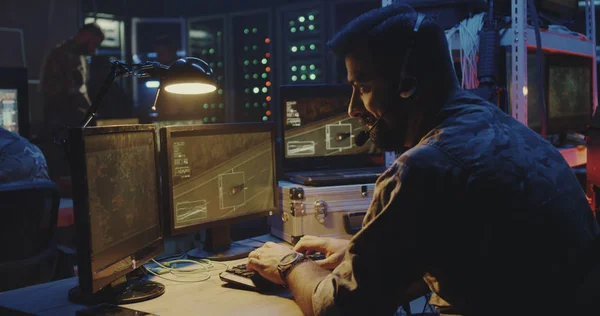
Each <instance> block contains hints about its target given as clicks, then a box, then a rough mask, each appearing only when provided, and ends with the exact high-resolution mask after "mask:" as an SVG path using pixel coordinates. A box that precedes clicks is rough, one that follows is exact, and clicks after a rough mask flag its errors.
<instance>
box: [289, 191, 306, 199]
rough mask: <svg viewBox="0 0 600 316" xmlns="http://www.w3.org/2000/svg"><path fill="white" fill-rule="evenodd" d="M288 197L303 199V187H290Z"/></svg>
mask: <svg viewBox="0 0 600 316" xmlns="http://www.w3.org/2000/svg"><path fill="white" fill-rule="evenodd" d="M290 199H291V200H304V189H302V188H290Z"/></svg>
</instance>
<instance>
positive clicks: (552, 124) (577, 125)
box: [545, 54, 595, 134]
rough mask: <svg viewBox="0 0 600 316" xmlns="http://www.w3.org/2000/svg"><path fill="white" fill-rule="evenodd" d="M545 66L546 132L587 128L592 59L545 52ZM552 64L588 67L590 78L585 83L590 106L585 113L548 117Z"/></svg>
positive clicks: (591, 104) (591, 98)
mask: <svg viewBox="0 0 600 316" xmlns="http://www.w3.org/2000/svg"><path fill="white" fill-rule="evenodd" d="M545 59H546V67H545V73H546V76H545V80H546V81H545V84H546V87H545V88H546V91H545V92H546V93H545V97H546V117H547V130H546V132H547V133H548V134H561V133H567V132H581V131H584V130H585V129H586V128H587V125H588V124H589V123H590V121H591V119H592V109H593V106H594V86H593V84H592V76H593V75H594V71H593V69H592V67H593V66H595V65H593V59H592V58H589V57H585V56H579V55H569V54H547V55H546V56H545ZM554 65H558V66H583V67H588V68H589V70H590V78H589V80H588V81H587V83H588V84H589V85H590V87H589V89H590V96H589V97H590V104H589V105H590V106H589V107H588V108H587V109H586V114H580V115H571V116H568V117H559V118H550V116H551V108H550V68H551V67H552V66H554Z"/></svg>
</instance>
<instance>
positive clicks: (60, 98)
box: [41, 39, 91, 126]
mask: <svg viewBox="0 0 600 316" xmlns="http://www.w3.org/2000/svg"><path fill="white" fill-rule="evenodd" d="M87 80H88V69H87V62H86V58H85V56H83V55H81V54H79V53H78V52H77V50H76V47H75V42H74V41H73V40H72V39H71V40H67V41H65V42H63V43H61V44H59V45H58V46H56V47H55V48H54V49H52V51H51V52H50V54H49V55H48V57H47V58H46V62H45V64H44V67H43V70H42V76H41V89H42V94H43V96H44V115H45V119H46V121H47V123H50V124H51V125H53V126H54V125H69V126H76V125H78V123H79V121H80V120H81V119H82V118H83V116H84V113H85V111H86V110H87V109H88V107H89V106H90V105H91V102H90V98H89V96H88V93H87V86H86V83H87Z"/></svg>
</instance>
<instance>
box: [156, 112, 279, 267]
mask: <svg viewBox="0 0 600 316" xmlns="http://www.w3.org/2000/svg"><path fill="white" fill-rule="evenodd" d="M160 135H161V146H162V149H161V158H162V161H163V194H164V196H165V210H167V212H166V214H165V215H166V216H165V224H166V226H167V228H168V229H169V230H170V233H171V234H180V233H184V232H191V231H199V230H200V229H204V228H208V229H209V230H208V231H207V232H208V233H209V236H207V243H206V244H205V247H204V249H194V250H192V251H191V252H190V253H188V255H189V256H192V257H197V258H210V259H213V260H218V259H219V258H223V257H227V258H231V257H232V256H235V257H242V256H244V251H245V250H244V251H241V250H242V249H235V247H234V246H233V245H231V241H230V236H229V225H230V224H233V223H234V222H237V221H243V220H249V219H254V218H258V217H261V216H267V215H269V213H272V212H275V211H276V210H277V208H276V197H277V194H276V192H277V191H276V189H277V182H276V179H275V170H276V168H275V150H274V147H275V146H274V141H275V125H274V124H273V123H232V124H206V125H196V126H170V127H164V128H161V130H160ZM234 252H235V254H234ZM246 255H247V253H246Z"/></svg>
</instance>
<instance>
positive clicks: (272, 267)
mask: <svg viewBox="0 0 600 316" xmlns="http://www.w3.org/2000/svg"><path fill="white" fill-rule="evenodd" d="M292 252H294V250H293V249H291V248H289V247H286V246H282V245H278V244H275V243H272V242H267V243H265V244H264V246H262V247H260V248H258V249H256V250H254V251H252V252H251V253H250V254H249V255H248V259H249V260H248V264H247V267H248V270H252V271H256V272H258V273H259V274H260V275H261V276H263V277H264V278H265V279H267V280H269V281H271V282H274V283H277V284H285V282H284V280H282V279H281V275H280V274H279V270H277V266H278V265H279V261H281V258H283V257H284V256H285V255H287V254H289V253H292Z"/></svg>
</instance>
